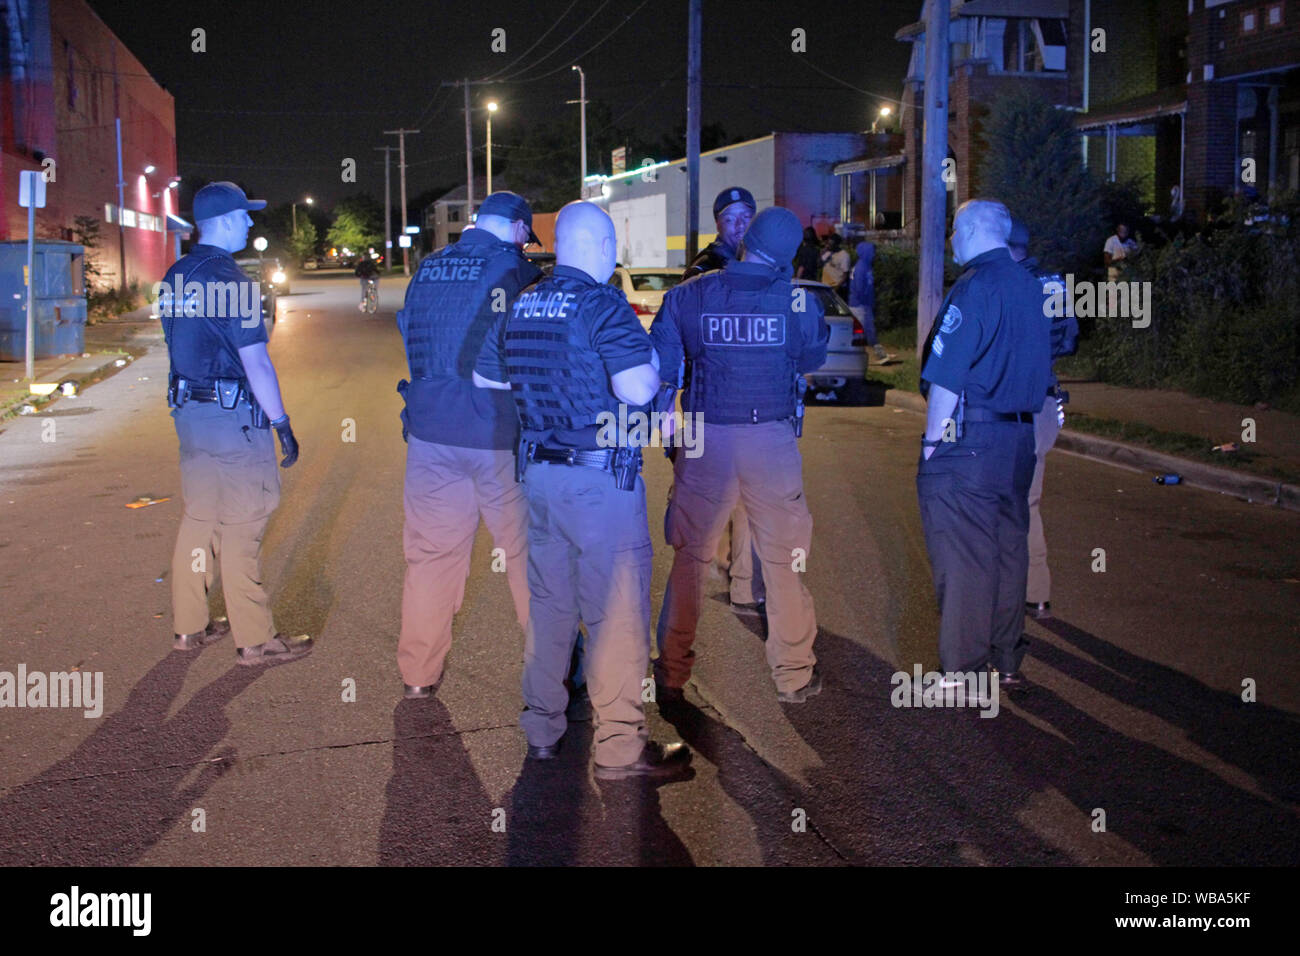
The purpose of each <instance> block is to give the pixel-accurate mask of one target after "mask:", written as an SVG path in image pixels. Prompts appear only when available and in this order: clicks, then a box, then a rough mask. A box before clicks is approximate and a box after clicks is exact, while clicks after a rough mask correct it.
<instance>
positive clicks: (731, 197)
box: [682, 186, 758, 279]
mask: <svg viewBox="0 0 1300 956" xmlns="http://www.w3.org/2000/svg"><path fill="white" fill-rule="evenodd" d="M757 210H758V207H757V205H755V203H754V194H753V193H751V192H750V191H749V190H748V189H745V188H744V187H743V186H728V187H727V188H726V189H724V190H722V192H720V193H718V195H717V198H716V199H714V200H713V222H714V224H715V225H716V226H717V229H718V235H717V237H716V238H715V239H714V240H713V241H712V242H710V243H709V244H708V245H707V246H705V247H704V248H703V249H701V250H700V253H699V255H697V256H696V257H695V258H694V259H692V260H691V264H690V265H689V266H687V267H686V271H685V272H683V273H682V278H683V279H689V278H690V277H691V276H696V275H699V274H700V273H702V272H709V271H711V270H713V269H721V268H724V267H725V266H726V264H727V263H728V262H730V261H731V260H732V259H734V258H736V248H737V247H738V246H739V245H740V240H741V237H742V236H744V235H745V230H746V229H748V228H749V224H750V223H751V222H752V221H753V220H754V213H755V212H757Z"/></svg>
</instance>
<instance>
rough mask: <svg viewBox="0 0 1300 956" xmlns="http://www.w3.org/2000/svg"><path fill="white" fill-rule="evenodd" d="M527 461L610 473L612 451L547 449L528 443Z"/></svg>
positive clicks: (607, 449) (612, 458) (611, 468)
mask: <svg viewBox="0 0 1300 956" xmlns="http://www.w3.org/2000/svg"><path fill="white" fill-rule="evenodd" d="M528 460H529V461H546V462H550V463H552V464H557V465H582V466H584V467H586V468H599V469H600V470H601V471H611V470H613V467H614V450H613V449H612V448H605V449H601V450H596V449H583V448H547V447H545V446H544V445H533V444H531V443H530V447H529V450H528Z"/></svg>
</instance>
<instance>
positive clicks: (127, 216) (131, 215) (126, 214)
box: [122, 209, 135, 226]
mask: <svg viewBox="0 0 1300 956" xmlns="http://www.w3.org/2000/svg"><path fill="white" fill-rule="evenodd" d="M122 225H124V226H135V210H134V209H123V210H122Z"/></svg>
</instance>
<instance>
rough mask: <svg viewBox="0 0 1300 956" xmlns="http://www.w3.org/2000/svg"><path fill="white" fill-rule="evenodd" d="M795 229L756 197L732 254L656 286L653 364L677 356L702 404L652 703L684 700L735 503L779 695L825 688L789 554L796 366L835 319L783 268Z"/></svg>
mask: <svg viewBox="0 0 1300 956" xmlns="http://www.w3.org/2000/svg"><path fill="white" fill-rule="evenodd" d="M802 237H803V229H802V227H801V226H800V225H799V220H798V218H797V217H796V216H795V215H794V213H792V212H790V211H789V210H788V209H783V208H781V207H779V206H774V207H772V208H769V209H764V210H763V211H762V212H761V213H759V214H758V215H757V216H756V217H754V221H753V223H752V224H751V225H750V227H749V230H748V231H747V232H746V233H745V235H744V239H743V241H742V243H741V245H740V248H739V250H738V251H739V257H738V258H737V259H734V260H732V261H731V262H729V263H728V264H727V266H726V268H724V269H722V270H721V271H716V272H709V273H706V274H704V275H701V276H698V277H696V278H694V279H690V280H688V281H685V282H682V283H681V284H679V285H678V286H676V287H675V288H673V289H672V290H670V291H669V292H668V294H667V295H665V296H664V300H663V304H662V305H661V306H660V308H659V312H658V314H657V315H656V316H655V319H654V323H653V324H652V325H651V327H650V336H651V339H652V341H653V342H654V344H655V349H656V350H657V352H658V353H659V357H660V361H661V367H662V368H665V369H675V368H676V367H677V365H678V363H679V362H681V361H682V360H683V358H684V359H685V361H686V364H687V366H688V368H689V385H688V386H687V388H686V391H685V393H684V394H683V396H682V412H683V413H684V414H700V415H702V416H703V422H704V428H705V436H706V437H707V440H706V441H705V442H704V443H703V453H702V454H700V455H699V456H698V457H693V458H692V457H688V456H687V455H685V454H682V453H680V451H679V453H678V454H677V456H676V459H675V461H674V464H673V481H674V492H673V503H672V508H673V519H672V521H671V523H670V528H669V543H670V544H671V545H672V546H673V549H674V551H675V554H674V557H673V567H672V572H671V574H670V576H669V587H668V595H666V597H665V602H664V606H663V610H662V611H661V615H660V626H659V632H660V635H661V638H660V646H659V659H658V661H657V662H656V663H655V682H656V684H657V685H658V686H657V694H656V696H657V699H658V700H659V703H660V706H661V708H662V707H664V706H665V705H668V706H671V705H673V704H676V703H679V702H680V701H681V700H682V699H683V697H682V688H683V686H684V685H685V683H686V681H687V679H688V678H689V677H690V674H691V666H692V662H693V659H694V653H693V652H692V650H691V645H692V644H693V643H694V641H695V628H696V625H697V623H698V621H699V616H700V604H701V589H702V583H703V576H704V572H705V569H706V567H707V565H708V562H709V558H710V557H711V555H712V554H713V551H714V549H715V548H716V547H717V542H718V538H719V537H720V536H721V534H722V531H723V528H724V526H725V524H726V521H727V516H728V515H729V514H731V511H732V508H733V507H734V506H735V504H736V502H737V501H741V502H743V503H744V505H745V509H746V510H747V511H748V513H749V515H750V518H751V528H752V532H753V535H754V539H755V542H756V550H757V552H758V557H759V560H760V561H761V563H762V568H763V579H764V583H765V584H766V587H767V615H768V638H767V643H766V650H767V660H768V665H769V666H770V668H771V672H772V680H773V682H774V683H775V684H776V690H777V696H778V699H780V700H781V701H782V702H785V703H802V702H803V701H805V700H807V699H808V698H809V697H811V696H813V695H815V694H817V693H818V692H819V691H820V690H821V677H820V675H819V674H818V672H817V670H816V668H815V664H816V661H817V659H816V656H815V655H814V654H813V641H814V639H815V638H816V636H817V620H816V615H815V613H814V609H813V600H812V595H810V594H809V593H808V589H807V588H805V587H804V585H803V581H802V579H801V575H800V572H799V571H796V570H795V569H794V561H793V556H795V555H797V554H802V555H804V556H805V558H806V556H807V554H808V551H809V549H810V547H811V544H812V515H811V514H809V512H808V506H807V504H806V502H805V501H804V496H803V462H802V459H801V457H800V455H799V446H798V443H797V441H796V438H797V430H798V428H799V425H797V424H796V423H797V422H799V423H801V421H802V420H801V419H800V418H799V417H798V413H799V410H800V403H801V397H800V394H799V387H798V386H799V382H800V381H801V379H800V375H801V374H802V373H804V372H811V371H813V370H815V369H817V368H819V367H821V365H822V363H823V362H825V361H826V345H827V342H828V340H829V338H830V329H829V327H828V326H827V325H826V320H825V317H824V315H823V312H822V307H821V305H820V303H819V302H818V301H817V299H816V298H815V297H813V296H806V295H804V294H803V290H801V289H798V288H797V287H795V286H794V285H793V284H792V282H791V281H790V275H791V272H792V268H791V265H790V261H791V259H792V258H793V256H794V252H795V249H796V248H797V247H798V245H799V241H800V239H801V238H802Z"/></svg>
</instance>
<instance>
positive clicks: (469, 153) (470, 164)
mask: <svg viewBox="0 0 1300 956" xmlns="http://www.w3.org/2000/svg"><path fill="white" fill-rule="evenodd" d="M487 83H488V81H487V80H471V79H469V78H468V77H466V78H465V79H463V80H445V81H444V82H443V83H442V85H443V86H459V87H462V88H463V89H464V91H465V228H466V229H468V228H469V226H470V217H471V216H472V215H474V127H473V125H472V124H471V123H470V113H469V111H470V105H469V88H470V87H471V86H485V85H487Z"/></svg>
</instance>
